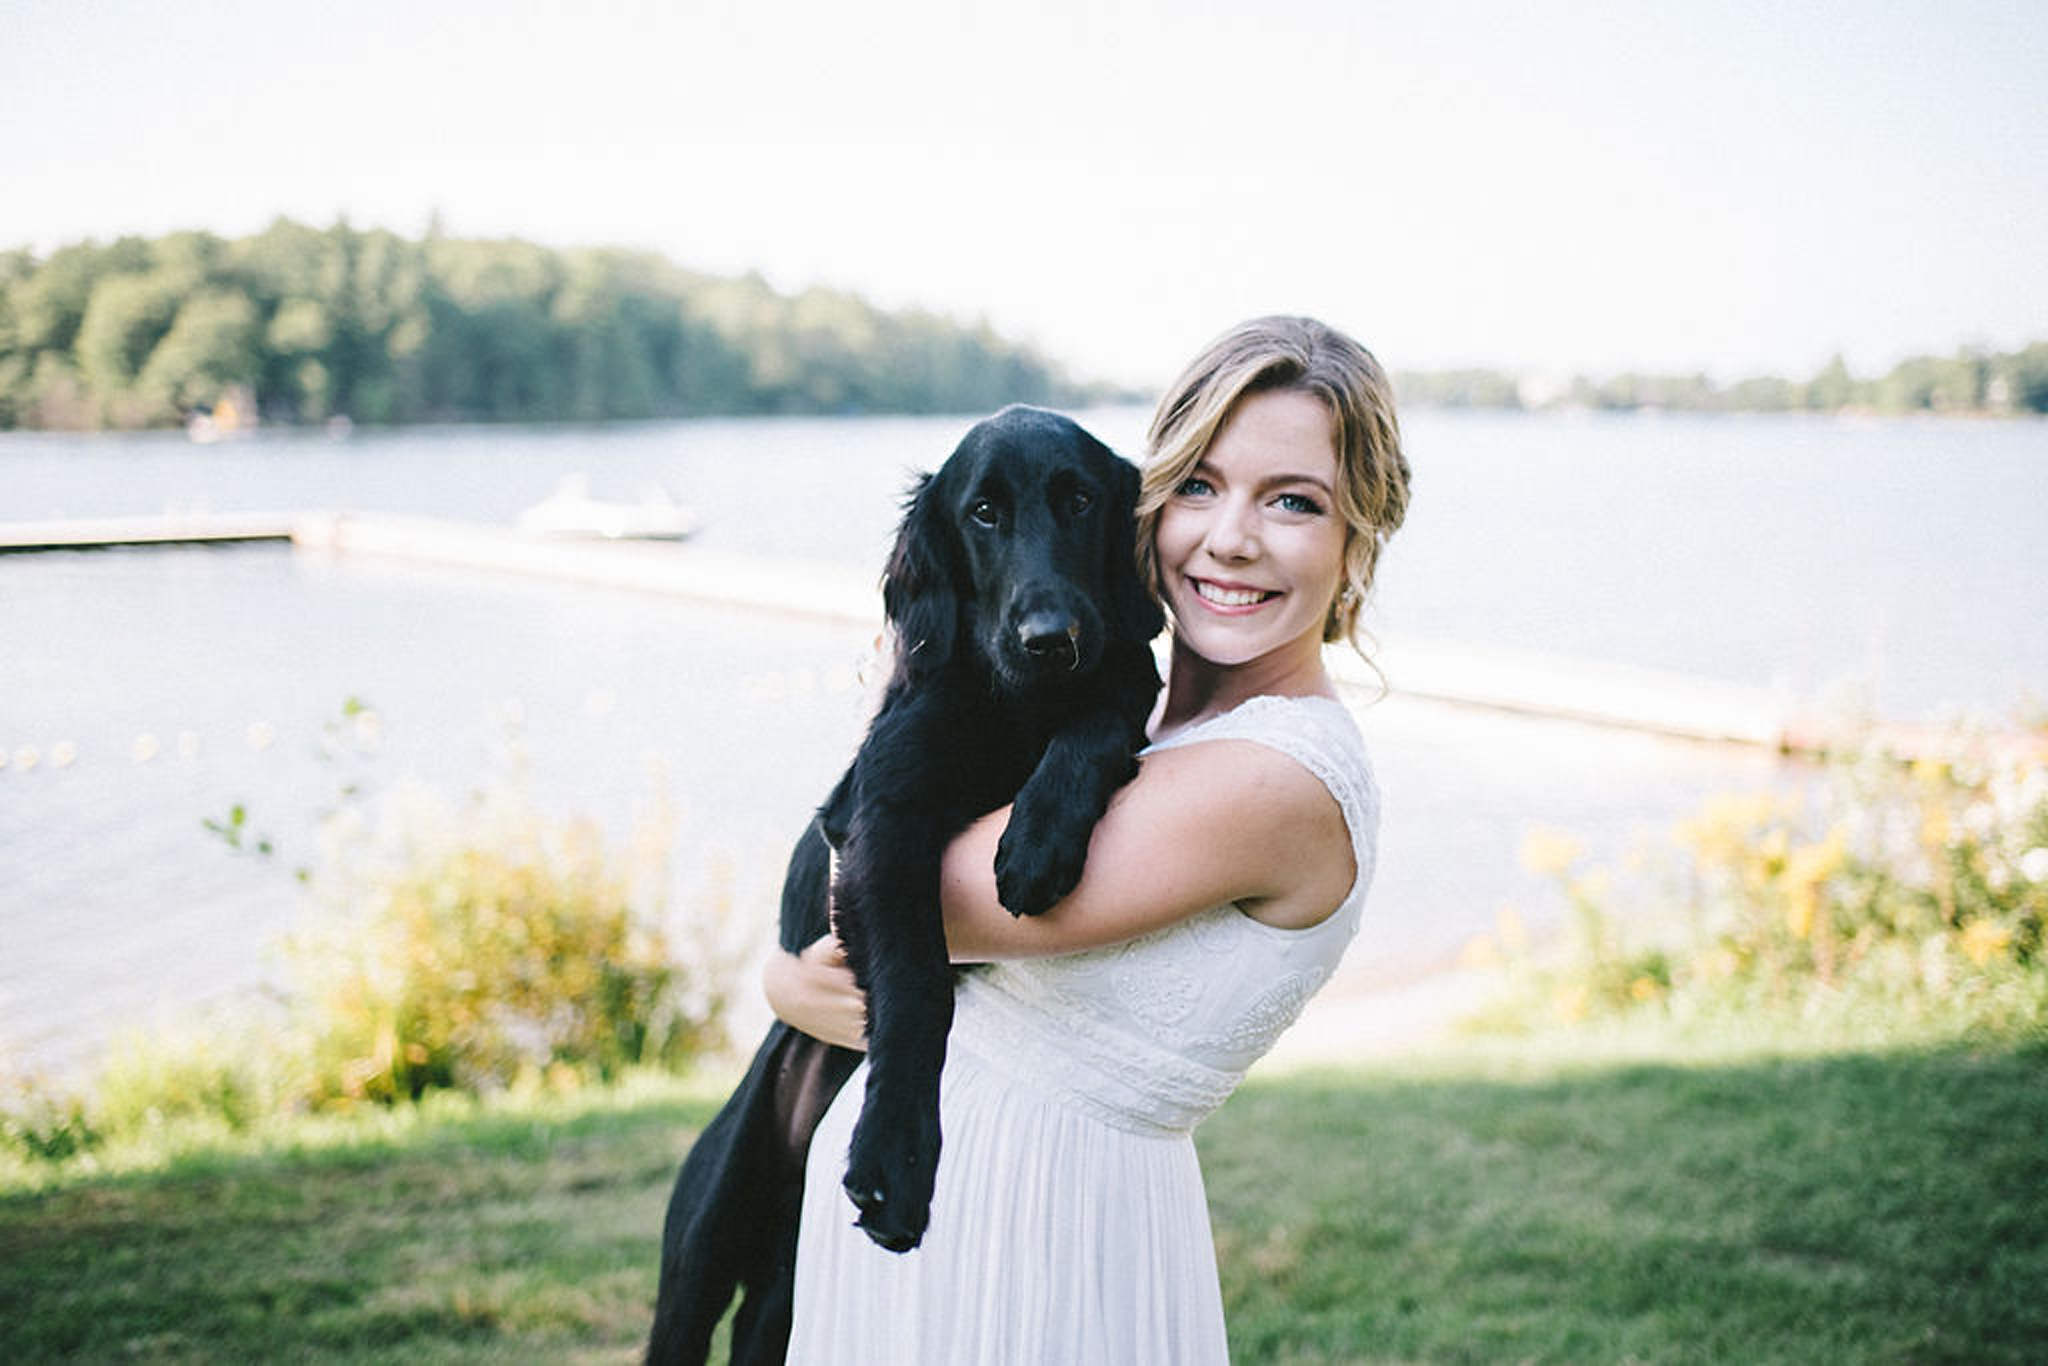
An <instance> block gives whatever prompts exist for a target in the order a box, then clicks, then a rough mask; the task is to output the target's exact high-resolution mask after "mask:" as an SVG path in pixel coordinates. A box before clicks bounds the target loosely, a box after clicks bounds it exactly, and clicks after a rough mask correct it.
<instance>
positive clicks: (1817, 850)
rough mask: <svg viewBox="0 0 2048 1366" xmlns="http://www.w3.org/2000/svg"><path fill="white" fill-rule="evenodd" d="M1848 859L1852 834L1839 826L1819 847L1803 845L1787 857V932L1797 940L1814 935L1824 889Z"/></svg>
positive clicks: (1830, 832) (1829, 832)
mask: <svg viewBox="0 0 2048 1366" xmlns="http://www.w3.org/2000/svg"><path fill="white" fill-rule="evenodd" d="M1848 855H1849V840H1848V834H1847V832H1846V831H1845V830H1844V829H1843V828H1842V827H1841V826H1840V825H1836V826H1835V827H1834V828H1832V829H1831V830H1829V831H1828V833H1827V838H1825V839H1823V840H1821V841H1820V842H1819V843H1817V844H1807V845H1801V846H1800V847H1799V848H1797V849H1794V850H1792V851H1791V852H1790V853H1789V854H1787V855H1786V856H1785V882H1786V896H1785V928H1786V929H1788V930H1790V931H1791V932H1792V937H1793V938H1794V939H1805V938H1807V937H1809V936H1810V935H1812V933H1813V922H1814V918H1815V916H1816V915H1817V914H1818V913H1819V911H1820V889H1821V886H1822V884H1823V883H1825V882H1826V881H1827V880H1828V879H1829V878H1831V877H1833V876H1834V875H1835V874H1836V873H1839V872H1840V871H1841V870H1842V865H1843V864H1844V863H1845V862H1847V861H1848Z"/></svg>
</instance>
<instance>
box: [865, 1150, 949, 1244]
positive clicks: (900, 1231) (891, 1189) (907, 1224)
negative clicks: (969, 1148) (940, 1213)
mask: <svg viewBox="0 0 2048 1366" xmlns="http://www.w3.org/2000/svg"><path fill="white" fill-rule="evenodd" d="M916 1128H917V1129H918V1130H920V1131H922V1130H923V1129H924V1128H925V1126H923V1125H918V1126H916ZM874 1133H875V1131H874V1130H873V1129H871V1128H870V1126H868V1125H867V1124H866V1123H865V1122H863V1123H861V1124H858V1125H856V1126H855V1127H854V1132H853V1142H852V1144H851V1145H850V1146H849V1147H848V1149H847V1154H846V1179H845V1181H844V1182H843V1183H842V1184H843V1185H844V1186H845V1189H846V1196H847V1198H848V1199H849V1200H851V1201H853V1204H854V1208H856V1209H858V1210H859V1211H860V1218H858V1219H856V1220H854V1223H855V1224H856V1225H857V1226H858V1227H859V1228H860V1230H861V1232H863V1233H865V1234H867V1235H868V1237H869V1238H871V1239H873V1240H874V1242H875V1243H876V1245H877V1246H880V1247H883V1248H886V1249H888V1250H889V1251H891V1252H908V1251H910V1249H912V1248H914V1247H916V1246H917V1245H918V1244H919V1243H920V1242H922V1241H923V1240H924V1232H925V1229H926V1228H927V1227H928V1226H929V1225H930V1223H931V1213H932V1185H933V1180H934V1178H935V1176H936V1174H937V1171H938V1165H939V1144H938V1129H937V1126H936V1125H933V1126H931V1129H930V1135H931V1136H930V1140H929V1142H928V1143H927V1142H926V1141H925V1139H924V1136H923V1134H922V1132H920V1133H918V1134H915V1135H905V1136H902V1137H900V1138H899V1139H898V1140H896V1141H882V1140H878V1139H876V1138H875V1137H874Z"/></svg>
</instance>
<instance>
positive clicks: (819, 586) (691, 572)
mask: <svg viewBox="0 0 2048 1366" xmlns="http://www.w3.org/2000/svg"><path fill="white" fill-rule="evenodd" d="M283 541H289V542H290V543H291V544H292V545H293V546H294V547H296V548H297V550H298V551H299V552H300V553H303V554H314V555H335V556H368V557H377V558H382V559H394V560H405V561H410V562H413V563H423V564H436V565H447V566H451V567H456V568H463V569H472V570H479V571H484V572H490V573H503V574H527V575H538V576H542V577H547V578H553V579H559V580H566V581H570V582H575V583H584V584H590V585H593V586H598V587H605V588H614V589H631V590H634V591H639V592H653V593H662V594H667V595H670V596H674V597H681V598H687V599H691V600H694V601H698V602H703V603H706V604H713V605H719V606H727V607H740V608H745V609H749V610H755V611H764V612H773V613H777V614H780V615H787V616H794V617H806V618H811V619H819V620H829V621H836V622H844V623H849V624H853V625H857V626H861V627H864V628H865V627H872V628H874V629H877V630H879V629H880V628H881V625H882V604H881V593H880V582H879V574H878V573H871V574H864V573H860V572H857V571H852V570H848V569H845V568H844V567H842V566H838V565H831V564H824V563H803V562H797V561H787V560H768V559H763V558H759V557H756V556H749V555H739V554H733V553H730V552H723V551H719V550H716V549H711V548H706V547H703V546H695V545H689V544H680V545H679V544H676V543H673V542H656V541H606V540H589V539H573V538H561V537H549V536H542V535H536V534H533V533H529V532H523V531H520V530H518V529H516V528H513V527H509V526H494V525H487V524H483V523H475V522H462V521H453V520H447V519H440V518H430V517H412V516H396V515H391V514H385V513H347V512H328V513H315V514H305V515H290V514H276V513H211V514H189V515H185V514H173V515H166V516H162V517H133V518H114V519H104V518H102V519H90V520H77V521H46V522H23V523H13V524H6V523H0V553H4V552H9V551H17V552H18V551H34V550H78V549H87V548H92V547H97V546H173V545H216V544H232V543H237V542H283ZM1377 658H1378V660H1379V663H1380V667H1381V669H1382V670H1383V671H1384V673H1385V680H1386V683H1387V684H1388V685H1389V687H1390V690H1391V691H1393V692H1395V693H1398V694H1402V695H1405V696H1409V697H1417V698H1423V699H1428V700H1433V701H1439V702H1446V703H1453V704H1458V705H1464V706H1473V707H1482V708H1486V709H1488V710H1494V711H1509V712H1517V713H1523V714H1527V715H1532V716H1543V717H1550V718H1556V719H1564V720H1572V721H1581V722H1586V723H1589V724H1594V725H1606V726H1621V727H1625V728H1628V729H1632V730H1638V731H1645V732H1651V733H1655V734H1659V735H1666V736H1673V737H1680V738H1684V739H1689V740H1699V741H1707V742H1714V743H1733V744H1741V745H1756V746H1765V747H1768V748H1771V749H1775V750H1779V751H1783V752H1788V753H1790V752H1803V751H1808V750H1811V749H1813V748H1815V747H1816V745H1817V743H1818V742H1817V741H1816V740H1815V738H1814V737H1813V735H1812V734H1810V733H1807V732H1805V730H1804V728H1803V727H1802V725H1801V723H1799V722H1798V721H1797V720H1796V719H1795V718H1794V716H1793V714H1792V709H1791V708H1790V706H1789V704H1788V703H1787V701H1786V700H1785V699H1782V698H1778V697H1774V696H1772V695H1771V694H1770V693H1768V692H1766V691H1764V690H1761V689H1755V688H1747V687H1743V686H1740V685H1737V684H1727V683H1720V682H1716V681H1714V680H1710V679H1701V678H1695V677H1691V676H1688V675H1681V674H1671V673H1664V672H1659V671H1656V670H1650V669H1639V668H1630V667H1626V666H1620V665H1610V664H1600V663H1588V662H1586V661H1582V660H1574V659H1560V658H1551V657H1547V656H1543V655H1540V654H1536V653H1532V652H1528V651H1521V650H1513V649H1504V648H1496V647H1479V646H1465V645H1454V644H1449V643H1445V642H1437V641H1424V640H1414V639H1408V638H1399V639H1389V640H1385V641H1382V642H1381V647H1380V649H1379V650H1378V652H1377ZM1330 663H1331V668H1332V671H1333V672H1334V673H1335V674H1336V675H1337V677H1338V681H1339V682H1341V683H1343V684H1345V685H1346V686H1347V687H1351V688H1356V689H1360V690H1365V691H1374V690H1377V688H1378V687H1379V686H1380V682H1381V680H1380V677H1379V675H1377V674H1375V673H1374V672H1373V670H1372V669H1371V668H1370V667H1369V666H1368V665H1366V664H1365V663H1364V662H1363V661H1362V660H1360V659H1359V658H1358V657H1357V656H1356V655H1355V654H1353V653H1352V652H1351V651H1350V650H1348V649H1343V648H1333V649H1332V650H1331V651H1330Z"/></svg>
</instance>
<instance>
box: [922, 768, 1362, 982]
mask: <svg viewBox="0 0 2048 1366" xmlns="http://www.w3.org/2000/svg"><path fill="white" fill-rule="evenodd" d="M1008 820H1009V809H1008V808H1007V807H1005V808H1004V809H1002V810H1000V811H996V812H992V813H990V814H989V815H987V816H985V817H983V818H982V819H981V820H979V821H977V822H975V824H974V825H972V826H970V827H969V828H968V829H967V830H966V831H965V832H964V833H962V834H961V835H960V836H959V837H958V838H956V839H955V840H954V841H953V842H952V844H950V845H949V846H948V847H947V849H946V855H945V863H944V866H943V869H942V873H941V882H940V892H941V897H942V900H943V902H944V906H945V915H946V944H947V947H948V949H949V950H950V951H951V953H952V956H953V959H954V961H956V962H981V961H986V960H991V959H999V958H1032V957H1040V956H1044V955H1047V954H1057V953H1072V952H1074V951H1076V950H1079V949H1088V948H1097V947H1100V946H1102V945H1104V944H1115V943H1120V942H1122V941H1124V940H1126V939H1134V938H1136V937H1137V936H1139V935H1141V934H1145V933H1148V932H1150V931H1152V930H1155V929H1159V928H1160V927H1162V926H1165V925H1170V924H1173V923H1174V922H1175V921H1178V920H1183V919H1185V918H1187V917H1188V916H1191V915H1195V914H1197V913H1199V912H1201V911H1205V910H1208V909H1210V908H1211V907H1215V906H1221V905H1225V904H1227V903H1236V904H1237V906H1238V907H1239V909H1241V910H1242V911H1243V912H1244V913H1245V914H1246V915H1249V916H1251V917H1252V918H1254V919H1256V920H1260V921H1263V922H1265V923H1266V924H1269V925H1275V926H1279V927H1282V928H1290V929H1299V928H1305V927H1307V926H1309V925H1314V924H1317V923H1319V922H1321V921H1322V920H1324V919H1325V918H1327V917H1328V916H1329V915H1330V913H1331V912H1332V911H1334V910H1336V908H1337V906H1338V905H1339V904H1340V903H1341V902H1342V901H1343V899H1344V896H1345V894H1346V893H1347V892H1348V891H1349V890H1350V888H1351V884H1352V881H1353V880H1354V879H1355V877H1356V876H1357V863H1356V859H1355V857H1354V856H1353V853H1352V849H1351V837H1350V833H1349V831H1348V829H1347V827H1346V826H1345V823H1344V814H1343V811H1342V809H1341V808H1340V807H1339V806H1338V805H1337V799H1336V798H1335V797H1333V796H1331V795H1330V791H1329V789H1328V788H1326V787H1324V786H1323V784H1322V782H1321V780H1320V779H1318V778H1317V777H1316V776H1315V775H1314V774H1312V773H1310V772H1309V771H1308V770H1307V769H1305V768H1303V767H1302V766H1301V765H1300V764H1298V763H1296V762H1295V761H1294V760H1292V759H1289V758H1287V757H1286V756H1285V755H1283V754H1281V753H1279V752H1278V751H1276V750H1273V749H1271V748H1269V747H1267V746H1265V745H1261V744H1258V743H1256V742H1253V741H1248V740H1206V741H1199V742H1196V743H1194V744H1188V745H1180V746H1176V747H1174V748H1171V749H1164V750H1160V751H1158V752H1156V753H1154V754H1150V755H1147V756H1146V757H1145V758H1144V759H1143V760H1142V761H1141V763H1140V766H1139V771H1138V776H1137V777H1135V778H1133V779H1132V780H1131V781H1130V782H1128V783H1126V784H1125V785H1124V786H1123V787H1122V788H1120V789H1118V791H1117V794H1116V796H1115V797H1114V798H1113V799H1112V800H1111V802H1110V806H1109V810H1108V811H1107V812H1106V813H1104V815H1103V818H1102V820H1101V821H1100V822H1099V823H1097V825H1096V827H1095V833H1094V837H1093V838H1092V839H1091V840H1090V841H1089V843H1088V862H1087V866H1086V867H1085V868H1084V869H1083V870H1082V874H1081V882H1080V885H1078V886H1077V887H1075V888H1074V890H1073V891H1072V892H1071V893H1070V894H1068V896H1067V897H1066V898H1065V899H1064V900H1062V901H1061V902H1059V904H1057V905H1055V906H1054V907H1053V908H1052V909H1051V910H1049V911H1047V912H1046V913H1045V914H1043V915H1039V916H1012V915H1011V914H1010V913H1009V912H1008V911H1006V910H1004V909H1003V908H1002V906H1001V904H1000V901H999V900H998V898H997V895H996V884H995V852H996V844H997V842H998V841H999V840H1000V839H1001V838H1002V833H1003V828H1004V825H1005V824H1006V823H1007V822H1008Z"/></svg>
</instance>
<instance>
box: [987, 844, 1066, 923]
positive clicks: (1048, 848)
mask: <svg viewBox="0 0 2048 1366" xmlns="http://www.w3.org/2000/svg"><path fill="white" fill-rule="evenodd" d="M1087 855H1088V842H1087V840H1086V839H1085V838H1083V839H1081V840H1079V841H1068V842H1065V843H1061V842H1057V841H1054V840H1050V839H1045V838H1041V837H1036V836H1034V835H1033V834H1032V833H1031V832H1028V831H1022V832H1020V831H1019V830H1018V828H1017V825H1016V823H1015V822H1014V821H1013V822H1012V823H1011V825H1010V828H1009V829H1008V830H1005V831H1004V832H1003V837H1002V839H1001V840H1000V841H998V842H997V844H996V895H997V897H999V898H1000V899H1001V901H1002V903H1003V909H1005V910H1007V911H1008V912H1009V913H1010V914H1011V915H1040V914H1043V913H1044V912H1045V911H1048V910H1050V909H1051V908H1052V905H1053V903H1054V902H1056V901H1058V900H1059V899H1060V898H1061V897H1063V896H1065V895H1066V894H1067V893H1068V892H1071V891H1073V890H1074V885H1075V884H1076V883H1078V882H1079V881H1080V880H1081V865H1082V863H1083V862H1084V861H1085V860H1086V858H1087Z"/></svg>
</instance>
